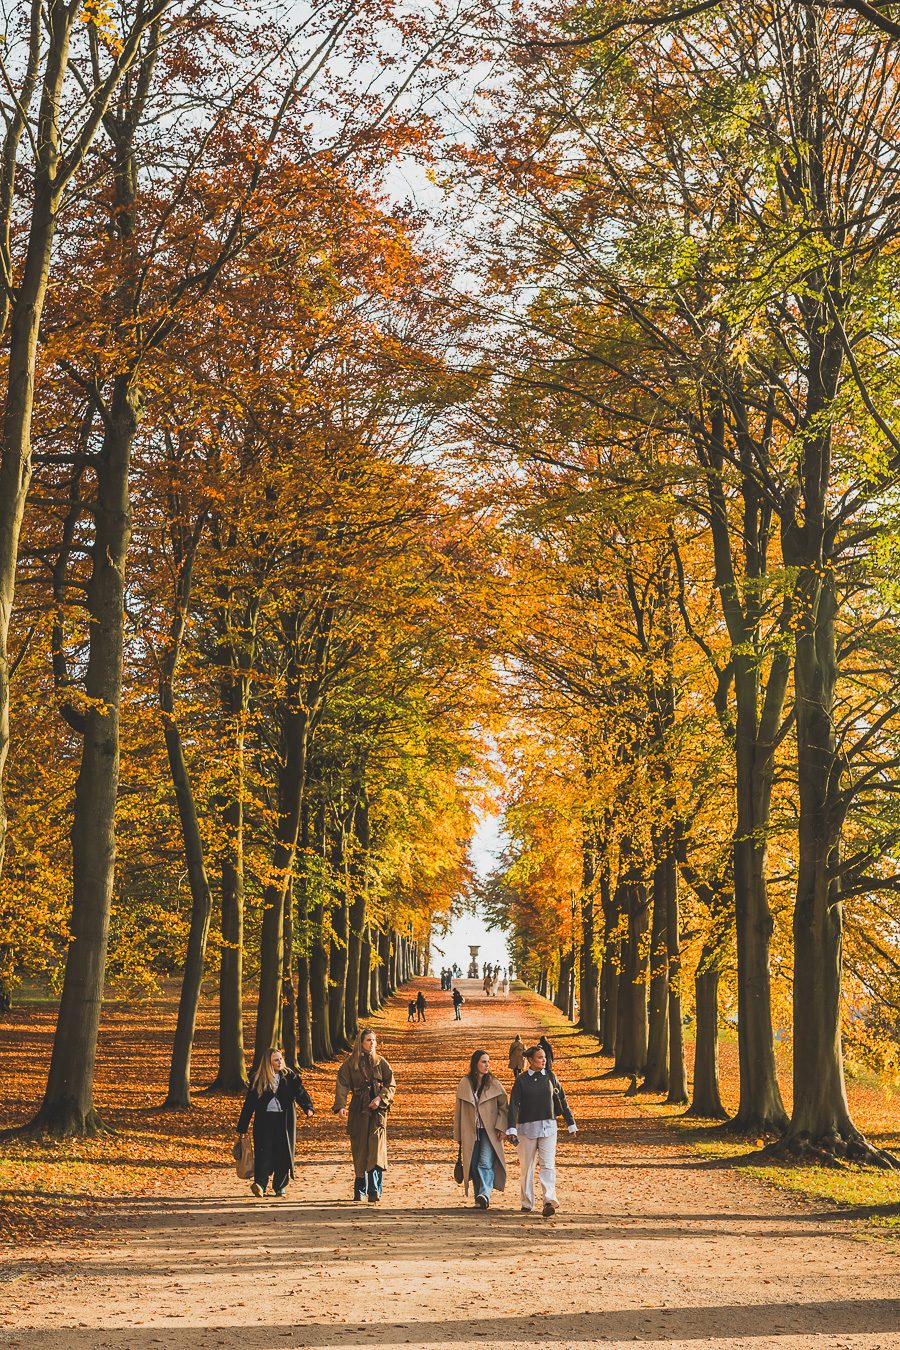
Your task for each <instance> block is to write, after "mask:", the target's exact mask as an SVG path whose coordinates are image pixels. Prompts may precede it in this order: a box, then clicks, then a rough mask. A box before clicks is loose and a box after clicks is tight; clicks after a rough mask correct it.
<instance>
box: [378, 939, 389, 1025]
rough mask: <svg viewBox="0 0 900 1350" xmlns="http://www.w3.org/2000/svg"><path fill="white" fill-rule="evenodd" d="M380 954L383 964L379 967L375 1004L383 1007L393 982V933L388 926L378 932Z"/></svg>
mask: <svg viewBox="0 0 900 1350" xmlns="http://www.w3.org/2000/svg"><path fill="white" fill-rule="evenodd" d="M378 956H379V959H380V961H381V964H380V965H379V967H378V999H377V1002H376V1004H375V1006H376V1007H377V1008H381V1007H383V1005H384V1001H385V999H386V998H387V996H388V994H389V993H390V984H391V934H390V930H389V929H387V928H384V929H382V931H381V932H380V933H379V934H378Z"/></svg>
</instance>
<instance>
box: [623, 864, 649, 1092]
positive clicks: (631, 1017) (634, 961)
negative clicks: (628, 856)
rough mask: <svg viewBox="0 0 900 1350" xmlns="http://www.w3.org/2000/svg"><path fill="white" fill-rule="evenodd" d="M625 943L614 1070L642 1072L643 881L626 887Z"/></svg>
mask: <svg viewBox="0 0 900 1350" xmlns="http://www.w3.org/2000/svg"><path fill="white" fill-rule="evenodd" d="M624 898H625V903H626V912H627V915H628V942H627V946H626V951H625V967H624V969H623V971H622V978H621V982H620V984H619V999H618V1010H619V1026H620V1028H621V1035H618V1034H617V1046H616V1071H617V1072H618V1073H624V1074H641V1073H643V1071H644V1068H645V1066H646V1063H647V977H648V974H649V965H650V960H649V957H650V952H649V947H650V943H649V934H650V913H649V910H650V901H649V898H648V895H647V887H646V885H645V884H644V882H643V881H641V880H639V879H637V880H631V881H629V882H628V883H626V886H625V896H624Z"/></svg>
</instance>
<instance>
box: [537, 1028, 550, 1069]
mask: <svg viewBox="0 0 900 1350" xmlns="http://www.w3.org/2000/svg"><path fill="white" fill-rule="evenodd" d="M538 1045H539V1046H540V1047H541V1049H542V1050H543V1052H544V1054H545V1055H546V1056H547V1068H548V1069H552V1068H553V1046H552V1045H551V1044H550V1042H549V1041H548V1040H547V1037H546V1036H542V1037H541V1038H540V1040H539V1041H538Z"/></svg>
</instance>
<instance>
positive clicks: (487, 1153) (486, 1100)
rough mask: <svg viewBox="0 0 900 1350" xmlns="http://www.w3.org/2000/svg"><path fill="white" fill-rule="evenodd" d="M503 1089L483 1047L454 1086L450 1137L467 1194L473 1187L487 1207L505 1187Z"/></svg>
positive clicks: (482, 1206)
mask: <svg viewBox="0 0 900 1350" xmlns="http://www.w3.org/2000/svg"><path fill="white" fill-rule="evenodd" d="M507 1105H508V1103H507V1098H506V1090H505V1088H504V1087H503V1085H502V1083H498V1082H497V1080H496V1078H494V1076H493V1074H492V1073H491V1060H490V1056H489V1055H488V1053H487V1051H486V1050H476V1051H475V1053H474V1054H473V1055H472V1058H471V1059H470V1060H469V1072H468V1073H467V1074H466V1076H465V1077H464V1078H461V1079H460V1080H459V1086H458V1087H457V1089H456V1112H455V1114H454V1117H453V1138H454V1139H455V1140H456V1142H457V1143H458V1144H459V1145H460V1148H461V1151H462V1160H463V1180H464V1182H465V1190H466V1195H468V1194H469V1181H470V1180H471V1181H472V1184H473V1185H474V1187H475V1204H476V1205H477V1206H478V1208H479V1209H490V1205H491V1195H492V1194H493V1192H494V1190H495V1189H496V1190H498V1191H502V1190H505V1188H506V1163H505V1162H504V1160H503V1135H504V1131H505V1130H506V1110H507Z"/></svg>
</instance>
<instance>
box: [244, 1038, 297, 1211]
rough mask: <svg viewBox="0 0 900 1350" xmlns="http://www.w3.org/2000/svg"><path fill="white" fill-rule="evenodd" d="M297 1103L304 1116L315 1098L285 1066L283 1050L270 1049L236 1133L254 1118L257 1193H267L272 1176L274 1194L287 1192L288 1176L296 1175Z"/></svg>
mask: <svg viewBox="0 0 900 1350" xmlns="http://www.w3.org/2000/svg"><path fill="white" fill-rule="evenodd" d="M298 1106H299V1107H300V1110H301V1111H303V1112H304V1114H305V1115H307V1116H311V1115H312V1114H313V1104H312V1097H310V1095H309V1093H308V1092H307V1090H306V1088H305V1087H304V1086H303V1080H302V1079H301V1077H300V1075H299V1074H297V1073H294V1072H293V1071H292V1070H291V1069H286V1068H285V1065H284V1056H283V1055H282V1053H281V1051H280V1050H278V1049H272V1050H267V1051H266V1053H265V1054H264V1055H263V1057H262V1059H261V1060H260V1064H259V1068H258V1069H257V1070H256V1073H255V1074H254V1075H253V1082H252V1083H251V1084H250V1090H249V1092H248V1093H247V1097H246V1100H245V1101H244V1109H243V1110H242V1111H241V1115H240V1119H239V1120H238V1123H237V1132H238V1134H239V1135H243V1134H246V1133H247V1130H248V1129H249V1128H250V1121H251V1120H252V1121H253V1164H254V1165H253V1185H252V1186H251V1187H250V1190H251V1191H252V1193H253V1194H254V1195H265V1193H266V1187H267V1186H268V1184H269V1178H270V1177H271V1178H272V1187H273V1190H274V1191H275V1194H276V1195H284V1193H285V1191H286V1189H287V1184H288V1177H293V1175H294V1152H295V1150H296V1147H297V1107H298Z"/></svg>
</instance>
